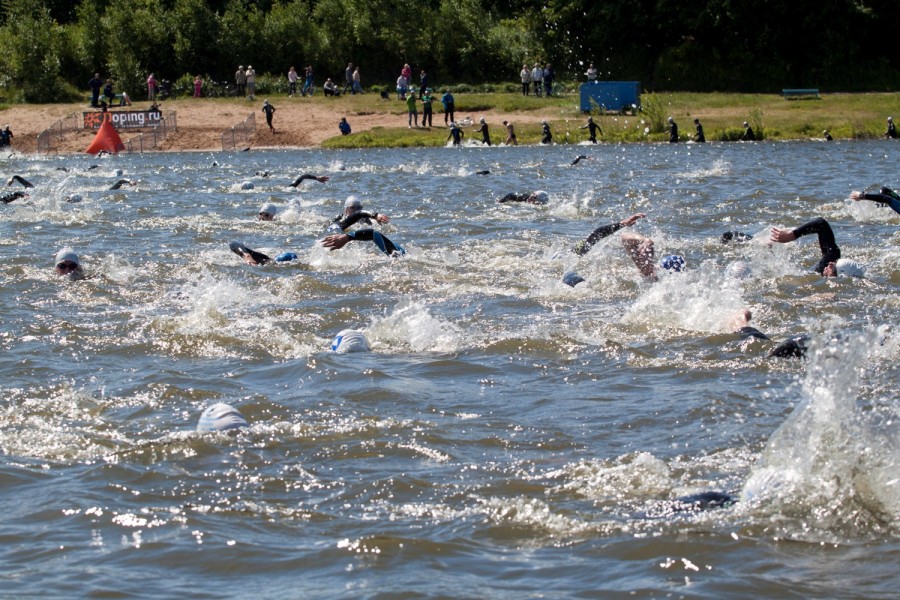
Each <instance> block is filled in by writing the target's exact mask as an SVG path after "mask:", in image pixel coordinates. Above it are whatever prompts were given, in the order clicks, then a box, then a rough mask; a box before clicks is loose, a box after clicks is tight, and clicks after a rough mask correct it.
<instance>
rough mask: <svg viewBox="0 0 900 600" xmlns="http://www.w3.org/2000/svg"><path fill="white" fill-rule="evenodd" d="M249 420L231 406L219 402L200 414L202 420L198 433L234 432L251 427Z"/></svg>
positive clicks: (198, 423)
mask: <svg viewBox="0 0 900 600" xmlns="http://www.w3.org/2000/svg"><path fill="white" fill-rule="evenodd" d="M249 426H250V425H249V424H248V423H247V419H245V418H244V415H242V414H241V413H240V411H239V410H238V409H236V408H234V407H233V406H231V405H230V404H225V403H224V402H219V403H217V404H213V405H212V406H210V407H207V408H206V409H205V410H204V411H203V412H202V413H200V420H199V421H198V422H197V431H200V432H204V433H205V432H210V431H234V430H236V429H242V428H244V427H249Z"/></svg>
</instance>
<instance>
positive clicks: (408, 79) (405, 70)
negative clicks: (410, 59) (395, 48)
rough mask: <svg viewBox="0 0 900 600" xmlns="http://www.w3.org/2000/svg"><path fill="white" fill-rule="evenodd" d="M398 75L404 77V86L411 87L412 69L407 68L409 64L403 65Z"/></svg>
mask: <svg viewBox="0 0 900 600" xmlns="http://www.w3.org/2000/svg"><path fill="white" fill-rule="evenodd" d="M400 74H401V75H403V76H404V77H406V85H412V69H410V68H409V63H404V65H403V68H402V69H400Z"/></svg>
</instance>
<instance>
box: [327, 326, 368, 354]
mask: <svg viewBox="0 0 900 600" xmlns="http://www.w3.org/2000/svg"><path fill="white" fill-rule="evenodd" d="M331 351H332V352H337V353H338V354H345V353H347V352H368V351H369V342H367V341H366V338H365V336H364V335H363V334H362V333H360V332H359V331H357V330H355V329H344V330H343V331H341V332H340V333H338V334H337V335H336V336H334V340H333V341H332V342H331Z"/></svg>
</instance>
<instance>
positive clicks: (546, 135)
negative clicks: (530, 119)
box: [541, 121, 553, 144]
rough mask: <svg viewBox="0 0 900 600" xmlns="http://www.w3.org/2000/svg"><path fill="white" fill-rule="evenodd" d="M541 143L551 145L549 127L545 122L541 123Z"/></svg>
mask: <svg viewBox="0 0 900 600" xmlns="http://www.w3.org/2000/svg"><path fill="white" fill-rule="evenodd" d="M541 143H542V144H551V143H553V134H552V133H550V125H549V124H548V123H547V121H541Z"/></svg>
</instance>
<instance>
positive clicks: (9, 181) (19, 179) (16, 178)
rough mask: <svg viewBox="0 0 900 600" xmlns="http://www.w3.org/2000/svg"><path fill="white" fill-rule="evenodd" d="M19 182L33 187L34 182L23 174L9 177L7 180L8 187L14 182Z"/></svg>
mask: <svg viewBox="0 0 900 600" xmlns="http://www.w3.org/2000/svg"><path fill="white" fill-rule="evenodd" d="M15 182H18V183H21V184H22V185H23V186H25V187H26V188H33V187H34V184H33V183H31V182H30V181H28V180H27V179H25V178H24V177H22V176H21V175H13V176H12V177H10V178H9V179H7V180H6V187H9V186H11V185H12V184H13V183H15Z"/></svg>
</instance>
